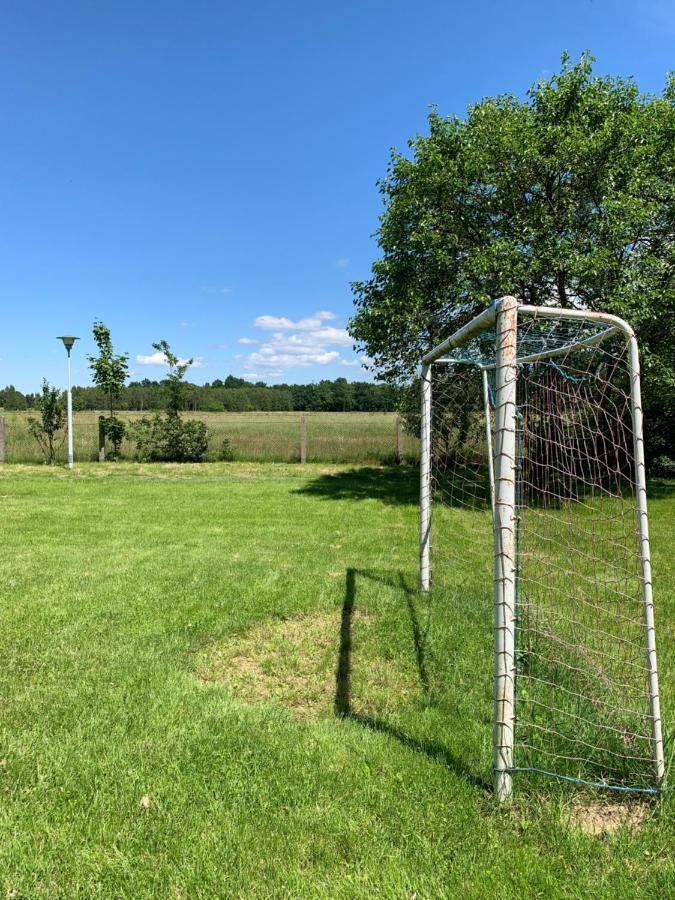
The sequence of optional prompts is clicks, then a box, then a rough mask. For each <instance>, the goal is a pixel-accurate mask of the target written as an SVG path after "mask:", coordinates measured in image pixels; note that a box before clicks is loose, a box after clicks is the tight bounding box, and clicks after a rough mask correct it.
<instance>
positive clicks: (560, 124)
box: [350, 55, 675, 457]
mask: <svg viewBox="0 0 675 900" xmlns="http://www.w3.org/2000/svg"><path fill="white" fill-rule="evenodd" d="M592 62H593V61H592V58H591V57H590V56H588V55H585V56H583V57H582V59H581V60H580V61H579V62H578V63H577V64H571V63H570V62H569V60H568V59H567V58H566V57H563V64H562V69H561V71H560V72H559V73H557V74H556V75H554V76H553V77H552V78H550V79H548V80H543V81H540V82H539V83H538V84H536V85H534V86H533V87H532V88H531V89H530V91H529V92H528V95H527V97H526V99H524V100H520V99H518V98H516V97H513V96H510V95H503V96H498V97H494V98H488V99H486V100H483V101H481V102H480V103H478V104H476V105H475V106H472V107H471V108H470V109H469V110H468V112H467V115H466V117H465V118H464V119H459V118H443V117H441V116H440V115H439V114H438V113H437V112H435V111H434V112H432V114H431V115H430V116H429V134H427V135H423V136H418V137H415V138H414V139H412V140H411V141H410V142H409V149H410V151H411V154H410V156H409V157H408V156H405V155H403V154H400V153H396V152H395V153H393V155H392V158H391V162H390V166H389V170H388V173H387V176H386V178H385V179H384V180H383V181H382V182H381V183H380V190H381V192H382V195H383V198H384V204H385V209H384V212H383V215H382V217H381V221H380V227H379V230H378V233H377V237H378V242H379V246H380V249H381V251H382V255H381V257H380V259H378V260H377V261H376V262H375V263H374V265H373V271H372V277H371V278H370V279H369V280H367V281H362V282H356V283H355V284H354V285H353V289H354V294H355V302H356V307H357V309H356V313H355V315H354V317H353V319H352V321H351V323H350V332H351V334H352V336H353V337H354V338H355V340H356V341H357V342H358V343H359V345H360V347H361V349H363V350H365V351H366V353H367V354H368V356H370V357H371V359H372V360H373V367H374V368H375V369H376V370H377V371H378V373H379V375H380V377H381V378H383V379H385V380H387V381H388V382H390V383H392V384H400V383H406V382H407V381H409V379H410V378H411V376H412V374H413V372H414V371H415V368H416V366H417V365H418V363H419V359H420V357H421V356H422V354H423V352H424V351H426V350H428V349H429V348H430V347H431V346H433V345H434V344H435V343H437V342H438V341H439V340H441V339H442V338H443V337H445V336H447V335H448V334H450V333H451V332H452V331H453V330H455V329H456V328H457V327H459V326H460V325H462V324H464V322H466V321H468V320H469V319H470V318H471V317H472V316H473V315H475V314H476V313H477V312H478V311H480V309H482V308H484V307H485V306H486V305H488V304H489V303H490V302H491V301H492V300H493V299H495V298H496V297H499V296H503V295H505V294H513V295H515V296H517V297H518V298H520V299H521V300H523V301H524V302H526V303H532V304H547V305H554V306H562V307H579V308H588V309H594V310H597V309H602V310H605V311H607V312H610V313H614V314H616V315H619V316H621V317H623V318H625V319H627V321H628V322H629V323H630V324H631V325H632V326H633V328H634V329H635V331H636V332H637V335H638V340H639V341H640V345H641V349H642V361H643V374H644V386H643V393H644V400H645V407H646V410H645V411H646V415H647V417H648V422H649V423H650V424H649V429H648V432H647V438H648V449H649V452H650V455H651V456H652V457H653V456H655V455H657V454H659V453H665V452H666V451H667V450H668V448H669V447H672V441H673V433H672V421H673V417H674V415H675V409H674V398H675V354H674V351H673V347H674V346H675V204H674V202H673V201H674V198H675V79H674V78H673V77H669V78H668V80H667V82H666V86H665V89H664V92H663V95H662V96H661V97H655V96H646V95H643V94H641V93H640V91H639V89H638V87H637V85H636V84H635V82H634V81H633V80H632V79H623V78H615V77H599V76H596V75H594V73H593V66H592Z"/></svg>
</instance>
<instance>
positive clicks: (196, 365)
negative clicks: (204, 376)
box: [136, 350, 208, 369]
mask: <svg viewBox="0 0 675 900" xmlns="http://www.w3.org/2000/svg"><path fill="white" fill-rule="evenodd" d="M136 362H137V363H138V364H139V366H168V365H169V363H168V362H167V359H166V356H165V355H164V354H163V353H162V352H160V351H159V350H157V351H156V352H155V353H150V354H149V355H148V356H145V355H144V354H142V353H139V354H138V356H137V357H136ZM187 362H188V360H187V359H179V360H178V365H180V366H184V365H185V364H186V363H187ZM207 366H208V363H207V362H206V360H205V359H204V357H203V356H195V357H194V359H193V360H192V362H191V363H190V368H191V369H205V368H206V367H207Z"/></svg>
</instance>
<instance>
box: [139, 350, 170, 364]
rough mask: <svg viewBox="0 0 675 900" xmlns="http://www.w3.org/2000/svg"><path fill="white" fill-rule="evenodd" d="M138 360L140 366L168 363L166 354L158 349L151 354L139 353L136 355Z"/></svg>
mask: <svg viewBox="0 0 675 900" xmlns="http://www.w3.org/2000/svg"><path fill="white" fill-rule="evenodd" d="M136 362H137V363H138V364H139V366H166V365H168V363H167V361H166V356H164V354H163V353H160V351H159V350H158V351H157V353H151V354H150V355H149V356H144V355H143V354H142V353H139V354H138V356H137V357H136Z"/></svg>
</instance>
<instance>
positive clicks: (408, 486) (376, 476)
mask: <svg viewBox="0 0 675 900" xmlns="http://www.w3.org/2000/svg"><path fill="white" fill-rule="evenodd" d="M296 493H298V494H304V495H305V496H308V497H321V498H323V499H324V500H380V501H381V502H383V503H386V504H389V505H414V504H417V503H418V502H419V476H418V474H417V469H413V468H407V467H402V468H393V467H390V468H384V467H383V468H375V467H374V466H359V467H358V468H354V469H347V470H346V471H339V472H325V473H324V474H322V475H319V476H317V477H316V478H313V479H312V480H311V481H309V482H308V483H307V484H306V485H304V487H302V488H300V489H299V490H298V491H297V492H296Z"/></svg>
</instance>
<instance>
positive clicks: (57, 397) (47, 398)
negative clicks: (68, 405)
mask: <svg viewBox="0 0 675 900" xmlns="http://www.w3.org/2000/svg"><path fill="white" fill-rule="evenodd" d="M35 405H36V407H37V409H38V410H39V412H40V418H39V419H36V418H34V417H33V416H29V417H28V430H29V431H30V433H31V434H32V435H33V437H34V438H35V440H36V441H37V442H38V444H39V445H40V448H41V449H42V452H43V453H44V455H45V461H46V463H47V465H49V466H53V465H54V460H55V458H56V449H57V448H56V445H55V441H56V435H57V434H58V432H59V431H61V430H62V429H63V427H64V426H65V424H66V411H65V408H64V405H63V398H62V396H61V393H60V391H59V390H58V389H57V388H54V387H51V386H50V384H49V382H48V381H47V379H46V378H45V379H43V381H42V393H41V394H38V397H37V400H36V403H35Z"/></svg>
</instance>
